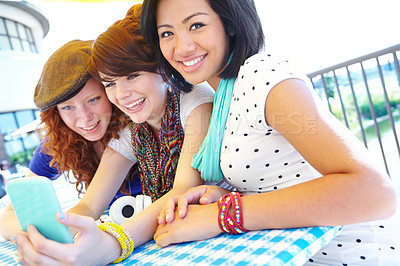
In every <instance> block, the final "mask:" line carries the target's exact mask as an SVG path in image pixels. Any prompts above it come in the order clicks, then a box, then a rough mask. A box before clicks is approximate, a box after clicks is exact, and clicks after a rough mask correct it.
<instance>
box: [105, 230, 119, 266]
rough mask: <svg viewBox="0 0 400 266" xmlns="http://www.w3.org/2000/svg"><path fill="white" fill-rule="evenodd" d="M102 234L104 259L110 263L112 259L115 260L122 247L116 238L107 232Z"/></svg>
mask: <svg viewBox="0 0 400 266" xmlns="http://www.w3.org/2000/svg"><path fill="white" fill-rule="evenodd" d="M102 234H103V235H104V238H103V239H104V243H105V249H104V255H105V256H106V259H105V261H106V262H107V263H112V262H113V261H115V260H117V259H118V258H119V256H120V255H121V252H122V248H121V245H120V244H119V242H118V240H117V239H116V238H115V237H113V236H112V235H110V234H109V233H107V232H104V231H103V232H102Z"/></svg>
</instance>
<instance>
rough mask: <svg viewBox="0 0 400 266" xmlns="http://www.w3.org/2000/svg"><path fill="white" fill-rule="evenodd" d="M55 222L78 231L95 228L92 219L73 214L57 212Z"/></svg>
mask: <svg viewBox="0 0 400 266" xmlns="http://www.w3.org/2000/svg"><path fill="white" fill-rule="evenodd" d="M56 218H57V220H58V221H59V222H60V223H62V224H64V225H66V226H68V227H70V226H71V227H75V228H77V229H79V231H85V230H89V228H91V227H92V226H96V222H95V221H94V219H93V218H92V217H88V216H82V215H78V214H75V213H64V212H59V213H57V214H56Z"/></svg>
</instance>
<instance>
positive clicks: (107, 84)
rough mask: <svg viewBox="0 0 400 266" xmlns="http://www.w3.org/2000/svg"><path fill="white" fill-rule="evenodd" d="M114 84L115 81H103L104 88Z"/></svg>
mask: <svg viewBox="0 0 400 266" xmlns="http://www.w3.org/2000/svg"><path fill="white" fill-rule="evenodd" d="M114 85H115V82H103V86H104V88H110V87H112V86H114Z"/></svg>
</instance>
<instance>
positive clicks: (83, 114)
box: [57, 79, 112, 141]
mask: <svg viewBox="0 0 400 266" xmlns="http://www.w3.org/2000/svg"><path fill="white" fill-rule="evenodd" d="M57 110H58V112H59V113H60V117H61V119H62V120H63V121H64V123H65V124H66V125H67V126H68V127H69V128H70V129H71V130H72V131H74V132H76V133H77V134H79V135H81V136H82V137H84V138H85V139H87V140H89V141H98V140H100V139H102V138H103V137H104V134H105V133H106V130H107V127H108V124H109V123H110V118H111V113H112V108H111V103H110V101H109V100H108V99H107V95H106V94H105V91H104V87H103V85H102V84H101V83H100V82H97V81H95V80H94V79H89V81H88V82H87V83H86V85H85V86H84V87H83V89H82V90H81V91H80V92H79V93H78V94H77V95H75V96H74V97H73V98H71V99H69V100H67V101H65V102H63V103H60V104H58V105H57Z"/></svg>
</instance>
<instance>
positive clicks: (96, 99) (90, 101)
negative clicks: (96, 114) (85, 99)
mask: <svg viewBox="0 0 400 266" xmlns="http://www.w3.org/2000/svg"><path fill="white" fill-rule="evenodd" d="M99 99H100V96H98V97H95V98H92V99H90V100H89V103H94V102H96V101H98V100H99Z"/></svg>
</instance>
